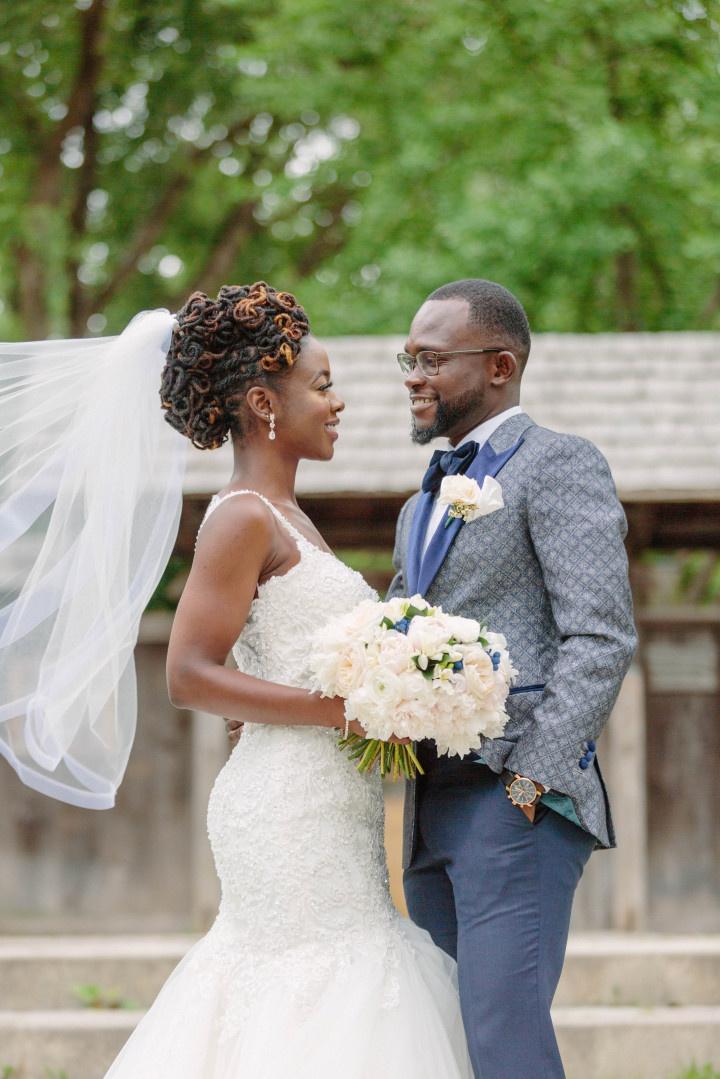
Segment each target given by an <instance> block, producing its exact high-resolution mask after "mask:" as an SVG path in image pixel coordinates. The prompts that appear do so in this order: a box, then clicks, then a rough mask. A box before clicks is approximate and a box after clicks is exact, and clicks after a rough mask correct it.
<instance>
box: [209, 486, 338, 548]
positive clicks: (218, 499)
mask: <svg viewBox="0 0 720 1079" xmlns="http://www.w3.org/2000/svg"><path fill="white" fill-rule="evenodd" d="M236 495H255V497H256V498H259V499H260V501H261V502H264V503H265V505H266V506H267V507H268V509H269V510H270V511H271V512H272V513H273V514H274V515H275V517H276V518H277V520H278V521H280V522H281V524H283V525H284V527H285V528H286V529H287V531H288V532H289V533H290V535H291V536H292V538H293V539H294V540H295V543H296V545H297V546H298V547H300V545H301V544H303V543H306V544H307V545H308V547H315V546H316V545H315V544H314V543H312V542H311V541H310V540H309V539H306V537H305V536H303V534H302V533H301V532H299V531H298V529H297V528H295V526H294V525H292V524H290V522H289V521H288V519H287V517H285V516H283V514H282V513H281V512H280V510H279V509H278V508H277V506H274V505H273V504H272V502H271V501H270V499H269V498H266V497H265V495H261V494H260V492H259V491H253V490H252V489H251V488H250V487H247V488H244V489H243V490H242V491H227V492H226V493H225V494H224V495H213V496H212V498H211V499H210V502H209V504H208V508H207V509H206V511H205V516H204V517H203V519H202V521H201V522H200V528H198V530H197V535H198V536H199V535H200V531H201V529H202V527H203V525H204V524H205V522H206V521H207V519H208V517H209V516H210V514H211V513H214V512H215V510H216V509H217V508H218V506H221V505H222V503H223V502H225V501H226V500H227V499H228V498H234V497H235V496H236ZM195 544H196V546H197V537H196V539H195ZM317 549H318V550H319V548H317Z"/></svg>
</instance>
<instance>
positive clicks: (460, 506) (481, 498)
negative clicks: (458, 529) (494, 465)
mask: <svg viewBox="0 0 720 1079" xmlns="http://www.w3.org/2000/svg"><path fill="white" fill-rule="evenodd" d="M438 501H439V502H440V504H441V505H444V506H449V507H450V508H449V510H448V519H447V520H446V522H445V527H446V528H447V526H448V525H449V524H450V521H451V520H452V519H453V517H461V518H462V519H463V521H465V522H466V523H467V522H468V521H475V520H477V518H478V517H486V516H487V515H488V514H489V513H494V512H495V510H501V509H502V508H503V506H504V505H505V503H504V501H503V496H502V487H501V486H500V484H499V483H498V481H497V480H496V479H494V478H493V477H492V476H486V477H485V479H484V481H483V485H482V488H481V487H480V485H479V484H478V482H477V480H474V479H472V477H471V476H461V475H457V476H446V477H445V479H444V480H443V481H442V483H441V484H440V492H439V494H438Z"/></svg>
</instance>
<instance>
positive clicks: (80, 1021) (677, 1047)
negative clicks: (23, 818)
mask: <svg viewBox="0 0 720 1079" xmlns="http://www.w3.org/2000/svg"><path fill="white" fill-rule="evenodd" d="M141 1015H142V1012H137V1011H102V1010H85V1011H79V1010H72V1011H66V1010H62V1009H54V1010H51V1011H24V1012H23V1011H4V1012H3V1011H0V1046H2V1049H1V1050H0V1053H1V1056H0V1069H2V1068H7V1067H12V1068H14V1069H16V1070H15V1071H14V1072H12V1073H11V1074H12V1079H47V1077H48V1075H57V1074H58V1073H62V1072H64V1074H65V1076H66V1079H101V1077H102V1076H103V1075H104V1073H105V1071H106V1069H107V1068H108V1066H109V1064H110V1062H111V1061H112V1059H113V1057H114V1056H115V1055H116V1053H117V1052H118V1050H119V1049H120V1047H121V1046H122V1045H123V1043H124V1042H125V1040H126V1039H127V1037H128V1036H129V1034H130V1032H131V1031H132V1029H133V1027H134V1026H135V1024H136V1023H137V1022H138V1020H139V1019H140V1016H141ZM554 1019H555V1025H556V1029H557V1031H558V1039H559V1042H560V1049H561V1052H562V1055H563V1060H564V1062H565V1068H566V1071H567V1079H676V1077H677V1076H680V1075H681V1074H682V1072H683V1071H685V1070H686V1069H687V1068H689V1067H690V1066H691V1064H693V1063H696V1064H697V1065H698V1066H699V1067H702V1066H704V1065H706V1064H710V1065H713V1066H714V1067H715V1068H720V1007H688V1008H654V1009H653V1008H649V1009H642V1008H602V1007H595V1008H593V1007H587V1008H563V1007H558V1008H556V1009H555V1011H554ZM157 1079H170V1077H169V1076H158V1077H157Z"/></svg>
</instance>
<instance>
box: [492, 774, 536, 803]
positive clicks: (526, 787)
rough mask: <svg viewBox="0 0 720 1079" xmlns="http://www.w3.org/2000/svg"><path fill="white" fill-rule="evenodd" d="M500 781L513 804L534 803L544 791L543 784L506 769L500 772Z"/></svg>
mask: <svg viewBox="0 0 720 1079" xmlns="http://www.w3.org/2000/svg"><path fill="white" fill-rule="evenodd" d="M502 781H503V783H504V784H505V790H506V791H507V796H508V798H509V799H510V801H511V802H512V804H513V805H514V806H531V805H535V802H536V801H537V800H538V798H539V797H540V795H541V794H543V793H544V792H545V786H544V784H542V783H536V782H535V780H533V779H528V778H527V776H521V775H519V774H518V773H517V772H509V771H508V770H507V769H505V771H503V773H502Z"/></svg>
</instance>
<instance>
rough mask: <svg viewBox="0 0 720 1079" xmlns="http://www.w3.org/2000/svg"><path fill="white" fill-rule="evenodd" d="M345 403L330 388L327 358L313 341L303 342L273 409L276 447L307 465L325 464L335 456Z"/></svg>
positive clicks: (306, 340)
mask: <svg viewBox="0 0 720 1079" xmlns="http://www.w3.org/2000/svg"><path fill="white" fill-rule="evenodd" d="M344 408H345V402H344V401H343V400H342V398H340V397H338V395H337V393H336V392H335V389H334V387H333V384H332V376H331V373H330V361H329V359H328V354H327V352H326V351H325V349H324V348H323V347H322V345H321V344H320V342H319V341H318V340H317V338H315V337H313V336H312V334H308V335H307V336H306V337H304V338H303V340H302V344H301V346H300V351H299V353H298V358H297V360H296V361H295V363H294V364H293V367H292V370H291V371H290V372H289V374H288V377H287V378H285V379H283V380H282V385H281V388H280V392H279V393H278V396H277V404H276V408H275V431H276V439H277V441H276V444H277V446H278V448H281V447H282V449H283V451H284V452H287V453H289V454H291V455H292V456H296V457H298V458H305V459H307V460H310V461H329V460H330V458H331V457H332V455H333V453H334V452H335V442H336V441H337V438H338V424H339V416H340V413H341V412H342V410H343V409H344Z"/></svg>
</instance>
